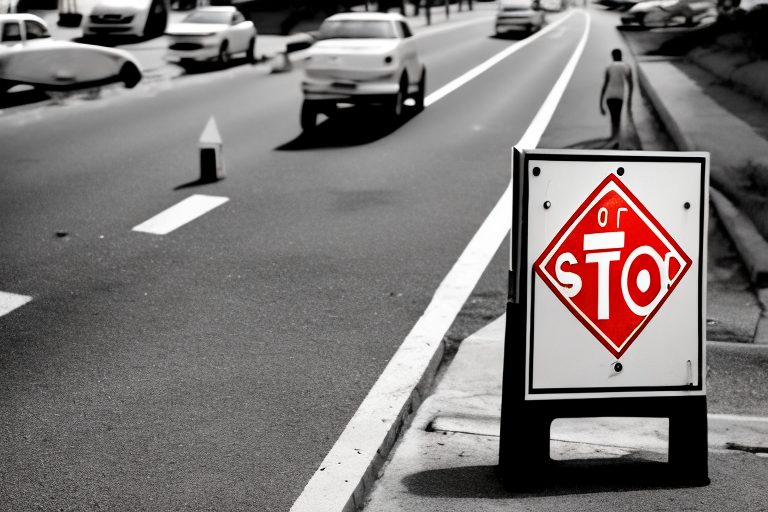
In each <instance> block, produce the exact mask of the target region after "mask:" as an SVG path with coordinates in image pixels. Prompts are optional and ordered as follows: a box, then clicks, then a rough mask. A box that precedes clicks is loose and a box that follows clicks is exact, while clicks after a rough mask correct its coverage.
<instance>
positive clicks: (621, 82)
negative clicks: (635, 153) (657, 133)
mask: <svg viewBox="0 0 768 512" xmlns="http://www.w3.org/2000/svg"><path fill="white" fill-rule="evenodd" d="M611 57H612V58H613V62H611V63H610V64H609V65H608V67H607V68H606V69H605V80H604V81H603V88H602V90H601V91H600V114H602V115H605V107H606V106H607V107H608V111H609V112H610V114H611V137H610V139H609V140H608V143H607V144H606V147H609V148H614V149H616V148H618V146H619V136H620V134H621V133H620V132H621V111H622V106H623V105H624V91H625V84H626V86H627V95H626V99H627V115H628V116H629V118H630V119H632V88H633V82H632V68H630V67H629V64H627V63H626V62H623V61H622V60H621V50H619V49H618V48H616V49H614V50H613V51H612V52H611Z"/></svg>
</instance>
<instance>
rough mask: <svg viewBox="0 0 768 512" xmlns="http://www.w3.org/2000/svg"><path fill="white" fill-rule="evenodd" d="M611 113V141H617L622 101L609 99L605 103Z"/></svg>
mask: <svg viewBox="0 0 768 512" xmlns="http://www.w3.org/2000/svg"><path fill="white" fill-rule="evenodd" d="M605 103H606V104H607V105H608V111H609V112H610V113H611V140H619V127H620V126H621V106H622V103H624V101H623V100H620V99H618V98H611V99H608V100H606V102H605Z"/></svg>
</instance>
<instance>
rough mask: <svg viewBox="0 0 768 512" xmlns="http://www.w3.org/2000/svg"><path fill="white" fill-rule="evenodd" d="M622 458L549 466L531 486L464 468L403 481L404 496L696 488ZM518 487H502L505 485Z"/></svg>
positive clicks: (658, 467) (656, 467)
mask: <svg viewBox="0 0 768 512" xmlns="http://www.w3.org/2000/svg"><path fill="white" fill-rule="evenodd" d="M635 457H636V455H630V456H627V458H620V459H580V460H569V461H552V464H551V466H550V467H548V470H547V473H546V478H545V479H544V478H542V479H540V480H539V481H538V482H532V481H530V479H529V478H527V475H520V479H519V480H518V479H515V478H514V477H513V478H510V475H509V474H504V475H502V471H501V470H500V469H499V467H498V466H464V467H457V468H444V469H433V470H427V471H421V472H418V473H414V474H411V475H409V476H407V477H405V478H404V479H403V481H402V483H403V485H405V487H406V488H407V489H408V492H410V493H411V494H414V495H417V496H423V497H430V498H463V499H477V498H482V499H497V500H501V499H524V498H541V497H547V496H568V495H581V494H595V493H606V492H611V493H616V492H632V491H641V490H659V489H679V488H688V487H700V486H701V484H696V483H689V482H686V481H684V480H681V477H680V475H679V474H673V472H672V470H671V469H670V468H669V467H668V465H667V463H665V462H658V461H649V460H638V459H637V458H635ZM505 480H506V481H508V482H517V483H515V484H514V485H505V483H504V481H505Z"/></svg>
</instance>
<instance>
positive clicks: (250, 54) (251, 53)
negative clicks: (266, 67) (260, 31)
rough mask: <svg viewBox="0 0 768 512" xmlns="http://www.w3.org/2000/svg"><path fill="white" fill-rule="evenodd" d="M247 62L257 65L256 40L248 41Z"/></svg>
mask: <svg viewBox="0 0 768 512" xmlns="http://www.w3.org/2000/svg"><path fill="white" fill-rule="evenodd" d="M245 60H246V61H248V63H249V64H256V39H254V38H251V40H250V41H248V49H247V50H246V51H245Z"/></svg>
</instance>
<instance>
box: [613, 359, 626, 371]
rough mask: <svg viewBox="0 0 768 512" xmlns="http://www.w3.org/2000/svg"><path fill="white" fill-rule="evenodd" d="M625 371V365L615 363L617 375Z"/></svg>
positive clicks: (614, 367) (614, 369) (614, 368)
mask: <svg viewBox="0 0 768 512" xmlns="http://www.w3.org/2000/svg"><path fill="white" fill-rule="evenodd" d="M623 369H624V365H623V364H621V363H620V362H618V361H616V362H615V363H613V371H615V372H616V373H619V372H620V371H621V370H623Z"/></svg>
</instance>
